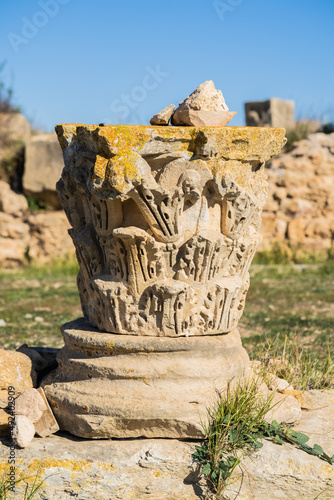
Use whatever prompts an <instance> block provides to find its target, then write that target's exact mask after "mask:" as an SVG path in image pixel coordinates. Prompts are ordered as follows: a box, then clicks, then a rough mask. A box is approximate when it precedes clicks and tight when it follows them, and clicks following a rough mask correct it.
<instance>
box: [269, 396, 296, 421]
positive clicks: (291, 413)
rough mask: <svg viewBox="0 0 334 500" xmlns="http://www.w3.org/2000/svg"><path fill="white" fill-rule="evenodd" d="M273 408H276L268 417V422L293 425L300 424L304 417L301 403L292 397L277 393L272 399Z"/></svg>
mask: <svg viewBox="0 0 334 500" xmlns="http://www.w3.org/2000/svg"><path fill="white" fill-rule="evenodd" d="M271 406H274V407H273V408H272V409H271V410H270V411H269V412H268V413H267V415H266V420H267V421H268V422H272V421H273V420H276V422H278V423H279V424H280V423H282V422H285V423H286V424H293V423H295V422H299V421H300V419H301V416H302V409H301V406H300V403H299V402H298V401H297V399H295V398H294V397H292V396H286V395H284V394H278V393H276V394H275V395H274V397H273V399H272V403H271Z"/></svg>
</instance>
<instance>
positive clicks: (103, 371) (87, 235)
mask: <svg viewBox="0 0 334 500" xmlns="http://www.w3.org/2000/svg"><path fill="white" fill-rule="evenodd" d="M56 131H57V134H58V138H59V141H60V144H61V147H62V149H63V153H64V160H65V168H64V170H63V173H62V178H61V180H60V181H59V183H58V190H59V193H60V197H61V202H62V204H63V206H64V209H65V211H66V214H67V217H68V219H69V221H70V224H71V226H72V229H71V230H70V234H71V237H72V239H73V242H74V245H75V247H76V253H77V258H78V261H79V264H80V272H79V275H78V288H79V292H80V298H81V304H82V309H83V313H84V315H85V319H83V318H82V319H79V320H76V321H73V322H71V323H67V324H66V325H64V326H63V336H64V341H65V346H64V347H63V349H62V350H61V351H60V354H59V358H58V362H59V366H58V369H57V370H56V371H55V372H53V373H52V374H51V375H50V376H49V378H48V379H47V380H46V381H45V382H44V388H45V391H46V394H47V397H48V399H49V401H50V402H51V404H52V407H53V410H54V412H55V415H56V417H57V420H58V422H59V424H60V426H61V428H62V429H65V430H68V431H69V432H71V433H72V434H75V435H78V436H82V437H89V438H92V437H93V438H112V437H118V438H120V437H123V438H124V437H139V436H146V437H171V438H172V437H173V438H175V437H178V438H200V437H201V436H202V433H203V430H202V427H201V423H200V422H201V419H205V417H206V408H207V407H208V405H209V404H210V403H211V402H212V401H213V400H215V398H216V391H217V390H223V389H224V387H226V383H227V381H228V380H230V379H232V378H234V379H235V380H236V379H238V378H239V377H241V376H243V375H244V374H245V372H246V371H247V369H248V365H249V358H248V355H247V353H246V351H245V350H244V348H243V347H242V345H241V339H240V335H239V333H238V330H237V325H238V321H239V319H240V316H241V315H242V311H243V309H244V305H245V298H246V293H247V290H248V287H249V273H248V269H249V266H250V263H251V260H252V258H253V255H254V252H255V250H256V246H257V244H258V243H259V241H260V239H261V237H260V236H259V233H258V228H259V225H260V223H261V217H260V214H261V211H262V209H263V206H264V204H265V201H266V196H267V175H266V173H265V170H264V165H265V162H266V161H267V160H269V158H271V157H272V156H273V155H276V154H277V153H278V152H279V150H280V148H281V147H282V146H283V145H284V142H285V138H284V132H285V131H284V129H272V128H256V129H254V128H246V127H197V128H195V127H161V126H160V127H159V126H112V125H110V126H93V125H59V126H57V128H56Z"/></svg>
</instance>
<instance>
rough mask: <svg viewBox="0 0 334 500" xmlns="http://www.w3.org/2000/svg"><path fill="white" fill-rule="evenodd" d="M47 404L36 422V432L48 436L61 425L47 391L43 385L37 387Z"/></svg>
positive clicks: (41, 435)
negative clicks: (52, 408)
mask: <svg viewBox="0 0 334 500" xmlns="http://www.w3.org/2000/svg"><path fill="white" fill-rule="evenodd" d="M37 391H38V392H39V394H40V396H41V398H42V399H43V401H44V404H45V410H44V411H43V415H42V416H41V418H40V419H39V420H38V421H37V422H36V423H35V432H36V434H37V435H38V436H40V437H42V438H46V437H48V436H51V434H54V433H55V432H57V431H59V425H58V422H57V420H56V419H55V417H54V414H53V411H52V410H51V408H50V405H49V403H48V400H47V399H46V396H45V393H44V391H43V389H42V388H41V387H39V388H38V389H37Z"/></svg>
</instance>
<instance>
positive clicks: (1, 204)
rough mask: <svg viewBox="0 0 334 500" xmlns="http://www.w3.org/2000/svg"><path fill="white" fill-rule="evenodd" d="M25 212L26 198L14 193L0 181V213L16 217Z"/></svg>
mask: <svg viewBox="0 0 334 500" xmlns="http://www.w3.org/2000/svg"><path fill="white" fill-rule="evenodd" d="M27 210H28V202H27V199H26V197H25V196H23V194H17V193H15V192H14V191H13V190H12V189H11V188H10V185H9V184H7V182H4V181H0V212H5V213H6V214H9V215H15V216H16V217H18V216H20V215H22V213H23V212H26V211H27Z"/></svg>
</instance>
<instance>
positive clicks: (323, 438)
mask: <svg viewBox="0 0 334 500" xmlns="http://www.w3.org/2000/svg"><path fill="white" fill-rule="evenodd" d="M308 396H309V397H311V398H312V399H313V400H314V407H315V409H314V411H303V412H302V413H303V415H302V420H301V422H300V424H299V425H298V426H297V427H294V429H296V430H300V431H302V432H306V433H307V434H309V435H310V444H312V445H313V444H315V443H318V444H320V445H321V446H322V447H323V449H324V450H325V451H326V452H328V453H329V454H333V453H334V432H333V412H334V393H333V391H309V394H308ZM9 444H10V441H9V439H7V440H3V444H0V466H1V467H2V468H3V469H2V470H5V468H6V467H8V464H7V457H8V452H9V450H8V445H9ZM196 444H198V442H191V441H188V442H182V441H178V440H175V439H134V440H129V439H128V440H117V441H105V440H100V441H87V440H84V439H75V438H73V436H71V437H70V436H69V435H67V434H66V433H64V434H63V435H53V436H50V437H48V438H46V439H43V440H41V439H34V440H33V441H32V442H31V444H30V446H29V448H26V449H24V450H17V460H18V461H19V474H20V476H22V477H23V476H28V475H31V476H32V478H31V480H30V481H33V476H34V475H35V473H36V471H37V470H38V467H39V466H41V473H42V478H44V479H45V485H44V490H42V491H40V492H39V495H40V496H38V495H37V496H36V498H37V499H38V498H43V495H44V498H45V497H47V498H48V499H49V500H68V499H69V498H72V497H73V498H77V499H78V500H90V499H91V498H98V499H99V500H114V499H115V500H123V499H136V500H139V499H140V500H142V499H143V498H146V497H147V498H152V499H154V500H197V499H201V500H204V499H207V498H211V499H212V498H214V497H212V496H209V495H207V489H206V483H205V480H204V478H203V477H201V476H200V475H199V471H198V467H197V464H196V463H195V462H194V461H193V459H192V457H191V455H192V453H193V452H194V451H195V446H196ZM242 465H243V466H244V468H240V469H239V470H236V471H235V472H234V474H235V476H234V477H235V478H237V476H239V477H240V479H241V476H242V481H241V480H240V479H239V480H238V482H237V483H234V484H231V486H230V487H229V488H228V490H227V492H225V498H227V499H229V500H234V499H236V498H237V499H238V500H239V499H241V500H268V498H270V499H272V500H283V499H284V500H288V499H289V500H290V499H291V500H314V499H315V498H316V497H317V495H320V493H321V492H322V493H321V495H320V496H319V498H321V499H324V500H332V499H333V498H334V468H333V466H330V465H329V464H327V463H326V462H323V461H321V460H319V459H318V458H317V457H314V456H311V455H307V454H306V453H304V452H303V451H301V450H298V449H297V448H295V447H294V446H293V445H288V444H285V445H283V446H278V445H276V444H273V443H271V442H268V441H264V446H263V448H261V450H259V451H258V452H257V453H256V454H254V455H252V460H250V459H248V458H246V457H245V458H244V459H243V462H242ZM50 474H52V475H51V476H50ZM23 486H24V484H22V487H23ZM20 491H21V490H20V487H18V491H17V496H18V498H20V496H19V495H20ZM237 493H239V495H238V496H236V495H237Z"/></svg>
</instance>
